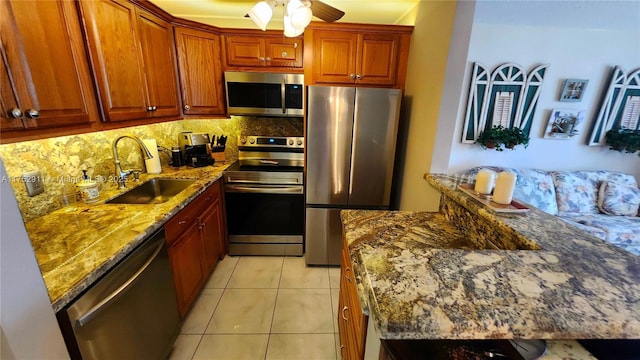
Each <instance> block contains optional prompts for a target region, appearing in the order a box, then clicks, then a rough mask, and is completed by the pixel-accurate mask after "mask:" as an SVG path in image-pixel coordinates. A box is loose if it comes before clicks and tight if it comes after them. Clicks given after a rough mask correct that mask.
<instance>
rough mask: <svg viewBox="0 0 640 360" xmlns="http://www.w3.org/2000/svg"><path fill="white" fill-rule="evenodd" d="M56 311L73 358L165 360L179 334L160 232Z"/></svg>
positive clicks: (167, 258)
mask: <svg viewBox="0 0 640 360" xmlns="http://www.w3.org/2000/svg"><path fill="white" fill-rule="evenodd" d="M61 312H64V313H63V314H60V313H59V320H60V323H61V327H62V328H63V331H64V332H66V333H67V334H65V340H66V341H67V347H68V348H69V352H70V353H71V355H72V357H73V358H79V357H81V358H82V359H85V360H88V359H165V358H166V357H167V355H168V354H169V352H170V351H171V348H172V346H173V342H174V341H175V339H176V338H177V336H178V333H179V332H180V318H179V316H178V306H177V304H176V295H175V290H174V287H173V278H172V274H171V267H170V264H169V255H168V253H167V246H166V244H165V238H164V230H163V229H160V230H159V231H157V232H156V233H155V234H154V235H152V236H151V237H150V238H149V239H147V240H146V241H145V242H144V243H142V244H141V245H140V246H139V247H138V248H137V249H136V250H134V251H133V253H131V254H130V255H128V256H127V257H126V258H125V259H124V260H123V261H122V262H120V263H119V264H118V265H116V267H115V268H114V269H112V270H111V271H110V272H109V273H107V275H105V276H104V277H103V278H101V279H100V280H99V281H98V282H97V283H96V284H94V285H93V286H92V287H91V288H90V289H89V290H88V291H87V292H85V293H84V294H83V295H81V296H80V297H79V298H78V299H77V300H76V301H75V302H73V303H72V304H71V305H70V306H69V307H68V308H67V309H66V310H62V311H61ZM60 315H62V317H61V316H60ZM65 315H66V316H65ZM64 318H66V319H64ZM65 322H66V324H65ZM65 330H66V331H65ZM69 332H72V333H73V334H72V335H73V336H67V335H69Z"/></svg>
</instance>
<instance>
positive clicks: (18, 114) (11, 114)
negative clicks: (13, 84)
mask: <svg viewBox="0 0 640 360" xmlns="http://www.w3.org/2000/svg"><path fill="white" fill-rule="evenodd" d="M7 115H8V116H9V117H10V118H13V119H18V118H21V117H22V110H20V109H18V108H13V109H11V111H9V112H7Z"/></svg>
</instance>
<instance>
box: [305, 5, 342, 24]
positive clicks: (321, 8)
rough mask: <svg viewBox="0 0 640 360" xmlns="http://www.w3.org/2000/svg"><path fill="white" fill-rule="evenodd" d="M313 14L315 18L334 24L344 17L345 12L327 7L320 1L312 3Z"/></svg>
mask: <svg viewBox="0 0 640 360" xmlns="http://www.w3.org/2000/svg"><path fill="white" fill-rule="evenodd" d="M311 12H312V13H313V16H315V17H317V18H318V19H321V20H324V21H326V22H334V21H336V20H340V18H342V17H343V16H344V11H342V10H339V9H336V8H334V7H333V6H331V5H327V4H325V3H323V2H322V1H320V0H312V1H311Z"/></svg>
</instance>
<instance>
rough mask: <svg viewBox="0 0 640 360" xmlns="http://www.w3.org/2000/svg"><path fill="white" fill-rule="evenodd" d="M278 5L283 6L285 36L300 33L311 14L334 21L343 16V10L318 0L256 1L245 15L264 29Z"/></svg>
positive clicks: (308, 21) (307, 23)
mask: <svg viewBox="0 0 640 360" xmlns="http://www.w3.org/2000/svg"><path fill="white" fill-rule="evenodd" d="M278 6H284V35H285V36H287V37H295V36H298V35H300V34H302V33H303V32H304V29H305V28H306V27H307V25H309V23H310V22H311V18H312V16H315V17H317V18H319V19H321V20H324V21H326V22H334V21H336V20H339V19H340V18H342V17H343V16H344V11H342V10H339V9H336V8H335V7H333V6H331V5H328V4H326V3H324V2H322V1H320V0H263V1H260V2H258V3H256V4H255V5H254V6H253V7H252V8H251V10H249V12H248V13H247V15H245V17H250V18H251V20H253V22H255V23H256V25H258V27H259V28H260V29H262V30H265V29H266V28H267V24H268V23H269V21H271V17H272V16H273V10H274V9H275V8H276V7H278Z"/></svg>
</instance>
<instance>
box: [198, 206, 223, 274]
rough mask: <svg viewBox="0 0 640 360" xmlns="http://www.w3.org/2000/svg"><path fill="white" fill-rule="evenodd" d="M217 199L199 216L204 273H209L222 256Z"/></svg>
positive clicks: (220, 226)
mask: <svg viewBox="0 0 640 360" xmlns="http://www.w3.org/2000/svg"><path fill="white" fill-rule="evenodd" d="M218 204H219V201H218V202H216V203H214V204H212V206H211V207H209V208H208V209H207V211H205V213H204V214H203V215H202V217H201V218H200V227H201V231H202V240H203V242H204V265H205V273H207V274H208V273H209V271H211V269H213V267H214V266H215V264H216V262H217V261H218V259H220V258H221V257H222V252H223V246H224V244H223V235H222V218H221V213H220V209H219V206H218Z"/></svg>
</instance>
